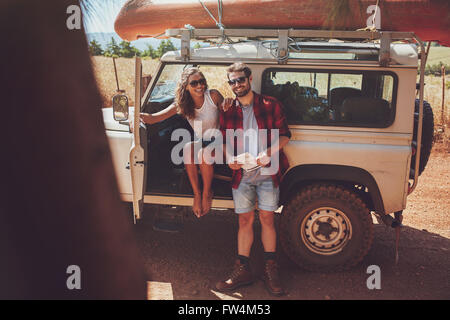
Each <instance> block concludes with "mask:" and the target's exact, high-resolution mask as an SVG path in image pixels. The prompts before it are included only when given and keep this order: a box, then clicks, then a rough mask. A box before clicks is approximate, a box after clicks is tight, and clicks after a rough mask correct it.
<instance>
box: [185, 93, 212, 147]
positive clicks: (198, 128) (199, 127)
mask: <svg viewBox="0 0 450 320" xmlns="http://www.w3.org/2000/svg"><path fill="white" fill-rule="evenodd" d="M188 121H189V124H190V125H191V127H192V129H194V133H195V135H196V138H197V139H200V137H201V138H202V139H203V140H211V137H212V136H213V134H212V132H211V130H209V129H219V108H218V107H217V105H216V104H215V103H214V101H213V99H212V98H211V92H210V90H206V91H205V99H204V102H203V105H202V106H201V108H199V109H195V118H194V119H188ZM207 130H209V131H207Z"/></svg>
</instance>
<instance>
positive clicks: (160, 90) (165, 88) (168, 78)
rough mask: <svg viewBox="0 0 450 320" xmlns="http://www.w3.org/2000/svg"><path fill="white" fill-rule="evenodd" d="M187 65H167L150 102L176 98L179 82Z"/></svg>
mask: <svg viewBox="0 0 450 320" xmlns="http://www.w3.org/2000/svg"><path fill="white" fill-rule="evenodd" d="M185 66H186V65H184V64H172V65H165V66H164V69H163V70H162V72H161V74H160V76H159V78H158V81H157V82H156V85H155V87H154V88H153V91H152V93H151V96H150V101H154V100H165V99H170V98H174V97H175V90H176V87H177V82H178V80H179V79H180V74H181V73H182V72H183V69H184V68H185Z"/></svg>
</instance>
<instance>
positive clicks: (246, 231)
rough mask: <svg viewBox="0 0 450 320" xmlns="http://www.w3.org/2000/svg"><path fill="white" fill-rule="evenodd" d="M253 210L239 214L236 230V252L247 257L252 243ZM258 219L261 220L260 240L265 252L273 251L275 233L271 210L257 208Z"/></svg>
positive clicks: (275, 241)
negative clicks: (237, 229) (237, 228)
mask: <svg viewBox="0 0 450 320" xmlns="http://www.w3.org/2000/svg"><path fill="white" fill-rule="evenodd" d="M254 220H255V213H254V211H250V212H247V213H241V214H239V231H238V254H239V255H242V256H245V257H249V256H250V250H251V247H252V244H253V239H254V235H253V222H254ZM259 221H260V222H261V242H262V244H263V247H264V251H265V252H275V250H276V246H277V245H276V243H277V233H276V230H275V224H274V214H273V211H264V210H259Z"/></svg>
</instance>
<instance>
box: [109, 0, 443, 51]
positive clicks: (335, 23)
mask: <svg viewBox="0 0 450 320" xmlns="http://www.w3.org/2000/svg"><path fill="white" fill-rule="evenodd" d="M202 2H203V3H204V5H205V6H206V7H207V8H208V9H209V11H210V12H211V14H212V15H213V16H214V17H215V19H216V20H217V21H219V18H218V1H216V0H203V1H202ZM222 4H223V5H222V13H223V14H222V21H221V22H222V24H223V25H224V26H225V27H226V28H271V29H284V28H296V29H335V30H356V29H360V28H364V27H366V26H367V20H368V19H369V17H370V16H372V14H373V13H372V12H370V13H367V8H368V7H369V6H370V5H375V4H376V1H375V0H335V1H329V0H223V1H222ZM379 7H380V14H381V15H380V17H381V30H387V31H406V32H414V33H415V34H416V35H418V36H419V37H420V38H421V39H422V40H424V41H439V42H440V43H441V44H444V45H447V46H450V1H448V0H381V1H379ZM371 21H372V19H371ZM187 24H190V25H192V26H193V27H195V28H216V23H215V21H214V20H213V19H212V18H211V16H210V15H209V14H208V12H207V11H206V10H205V8H204V7H203V6H202V5H201V3H200V2H199V1H198V0H178V1H175V0H129V1H127V2H126V3H125V5H124V6H123V8H122V10H121V11H120V13H119V15H118V16H117V18H116V21H115V30H116V32H117V34H118V35H119V36H120V37H121V38H122V39H125V40H128V41H132V40H136V39H138V38H140V37H148V36H157V35H161V34H163V33H164V31H165V30H166V29H172V28H183V27H184V26H185V25H187Z"/></svg>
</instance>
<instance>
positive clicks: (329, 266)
mask: <svg viewBox="0 0 450 320" xmlns="http://www.w3.org/2000/svg"><path fill="white" fill-rule="evenodd" d="M320 208H322V210H320V211H319V209H320ZM323 208H325V209H323ZM327 208H328V211H327ZM333 215H334V217H333ZM320 219H322V220H324V219H325V220H326V221H333V222H332V223H330V226H332V224H335V222H336V221H338V220H340V221H345V223H344V222H341V223H340V225H341V227H340V234H341V235H342V236H344V237H346V238H345V239H343V240H342V241H341V242H340V243H338V242H336V246H335V247H333V246H331V247H330V249H329V250H330V251H329V252H327V254H324V252H319V253H317V252H314V250H316V249H317V247H319V244H320V243H321V242H316V244H313V241H312V240H311V239H314V240H317V238H315V236H316V235H317V233H315V235H314V236H313V237H311V236H309V237H308V236H307V234H308V233H309V234H311V231H308V228H309V230H315V228H316V227H317V226H318V225H320V227H319V229H320V228H321V227H322V224H323V222H320ZM335 220H336V221H335ZM313 222H314V223H313ZM308 223H313V224H312V225H308ZM325 224H326V223H325ZM348 224H349V225H348ZM338 225H339V223H338ZM335 229H336V228H335ZM337 229H339V228H337ZM333 234H339V232H337V231H336V232H334V231H333V233H332V235H333ZM319 236H320V235H319ZM339 238H340V237H337V236H336V237H333V236H332V237H331V239H339ZM305 239H309V240H305ZM372 240H373V223H372V218H371V216H370V212H369V210H368V208H367V206H366V204H365V203H364V202H363V201H362V200H361V198H360V197H359V196H358V195H357V194H356V193H355V192H353V191H350V190H348V189H346V188H345V187H342V186H337V185H333V184H316V185H312V186H309V187H306V188H304V189H302V190H300V191H299V193H298V194H297V195H295V196H294V197H292V198H291V199H290V201H289V202H288V203H287V204H286V205H285V206H284V208H283V212H282V214H281V220H280V241H281V246H282V247H283V249H284V251H285V253H286V254H287V256H288V257H289V258H291V259H292V260H293V261H294V262H295V263H296V264H297V265H299V266H300V267H302V268H304V269H307V270H311V271H320V272H331V271H340V270H346V269H349V268H351V267H352V266H354V265H356V264H357V263H359V262H360V261H361V260H362V259H363V257H364V256H365V255H366V254H367V252H368V251H369V249H370V247H371V245H372ZM332 241H336V240H332ZM311 247H312V248H313V249H311ZM319 250H325V249H321V248H319Z"/></svg>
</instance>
